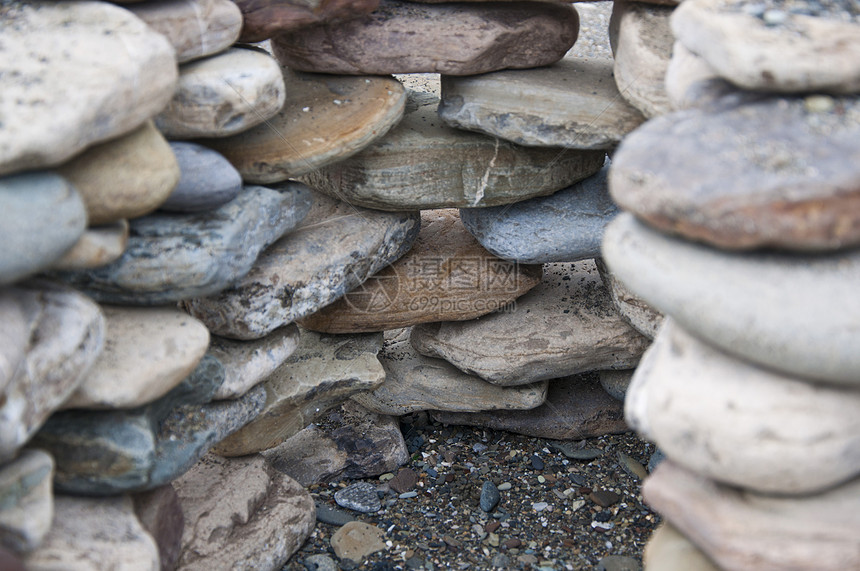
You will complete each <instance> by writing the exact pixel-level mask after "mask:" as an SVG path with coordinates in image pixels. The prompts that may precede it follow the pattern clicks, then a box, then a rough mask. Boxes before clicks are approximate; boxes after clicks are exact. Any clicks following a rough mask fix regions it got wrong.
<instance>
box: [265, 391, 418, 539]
mask: <svg viewBox="0 0 860 571" xmlns="http://www.w3.org/2000/svg"><path fill="white" fill-rule="evenodd" d="M325 420H326V421H325V423H322V424H321V426H317V425H315V424H311V425H309V426H307V427H306V428H304V429H302V430H301V431H299V432H298V433H296V434H295V435H293V436H291V437H289V438H288V439H287V440H285V441H284V443H283V444H280V445H278V446H276V447H274V448H270V449H269V450H264V451H263V452H262V455H263V457H264V458H265V459H266V461H267V462H268V463H269V464H271V465H272V466H273V467H274V468H275V469H276V470H279V471H281V472H284V473H285V474H288V475H289V476H290V477H291V478H294V479H295V480H296V481H297V482H298V483H299V484H301V485H302V486H310V485H312V484H319V483H323V482H334V481H338V480H342V479H358V478H370V477H375V476H378V475H380V474H384V473H386V472H391V471H393V470H396V469H397V468H398V467H399V466H402V465H403V464H406V463H407V462H408V461H409V452H408V451H407V449H406V442H404V440H403V434H402V433H401V432H400V425H399V423H398V421H397V418H395V417H393V416H386V415H379V414H376V413H374V412H371V411H369V410H367V409H365V408H363V407H362V406H360V405H359V404H357V403H355V402H352V401H346V402H344V403H343V405H342V406H341V407H340V408H339V409H335V410H334V411H333V412H331V413H329V414H328V416H327V417H326V419H325ZM319 510H320V508H319V507H317V514H318V517H317V519H319ZM328 523H331V522H328ZM339 525H343V522H341V523H340V524H339Z"/></svg>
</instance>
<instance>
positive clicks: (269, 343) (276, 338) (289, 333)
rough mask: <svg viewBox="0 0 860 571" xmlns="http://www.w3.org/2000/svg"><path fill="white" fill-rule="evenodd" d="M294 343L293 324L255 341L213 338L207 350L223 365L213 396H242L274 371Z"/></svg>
mask: <svg viewBox="0 0 860 571" xmlns="http://www.w3.org/2000/svg"><path fill="white" fill-rule="evenodd" d="M298 345H299V330H298V328H297V327H296V326H295V325H288V326H286V327H282V328H280V329H276V330H275V331H273V332H272V333H270V334H269V335H267V336H265V337H263V338H262V339H257V340H255V341H235V340H233V339H225V338H223V337H213V338H212V341H211V342H210V344H209V353H210V354H211V355H213V356H215V357H216V358H217V359H218V360H219V361H221V364H222V365H224V382H223V383H221V386H220V387H218V390H217V391H215V398H216V399H233V398H237V397H240V396H242V395H243V394H245V393H246V392H248V391H249V390H251V388H253V387H254V386H256V385H257V384H258V383H260V382H261V381H262V380H263V379H265V378H266V377H268V376H269V375H271V374H272V373H273V372H275V370H276V369H277V368H278V367H280V366H281V365H282V364H283V363H284V361H286V360H287V357H289V356H290V355H292V354H293V351H295V350H296V347H298Z"/></svg>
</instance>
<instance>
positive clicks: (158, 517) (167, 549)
mask: <svg viewBox="0 0 860 571" xmlns="http://www.w3.org/2000/svg"><path fill="white" fill-rule="evenodd" d="M132 500H133V501H134V512H135V514H137V519H139V520H140V524H141V525H142V526H143V529H145V530H146V531H147V533H149V535H151V536H152V538H153V539H154V540H155V544H156V545H157V546H158V555H159V558H160V559H161V569H163V570H165V571H166V570H167V569H175V568H176V563H177V562H178V561H179V554H180V553H181V551H182V533H183V530H184V529H185V516H184V515H183V514H182V506H181V505H180V503H179V496H177V495H176V490H174V489H173V486H171V485H170V484H167V485H165V486H161V487H160V488H156V489H154V490H151V491H149V492H143V493H141V494H135V495H133V496H132Z"/></svg>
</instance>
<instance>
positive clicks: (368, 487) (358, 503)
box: [334, 482, 382, 513]
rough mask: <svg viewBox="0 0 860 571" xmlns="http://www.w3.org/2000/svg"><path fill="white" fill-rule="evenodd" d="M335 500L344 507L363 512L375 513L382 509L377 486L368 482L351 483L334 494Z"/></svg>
mask: <svg viewBox="0 0 860 571" xmlns="http://www.w3.org/2000/svg"><path fill="white" fill-rule="evenodd" d="M334 501H335V502H337V505H339V506H340V507H342V508H346V509H350V510H354V511H357V512H361V513H374V512H378V511H379V510H380V509H382V504H381V502H380V501H379V496H377V495H376V486H374V485H373V484H370V483H368V482H356V483H354V484H350V485H349V486H347V487H346V488H344V489H342V490H338V491H337V492H335V494H334Z"/></svg>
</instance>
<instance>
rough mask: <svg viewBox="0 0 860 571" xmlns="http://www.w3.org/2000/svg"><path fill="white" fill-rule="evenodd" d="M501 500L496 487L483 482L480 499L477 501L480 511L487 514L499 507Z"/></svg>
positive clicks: (489, 482)
mask: <svg viewBox="0 0 860 571" xmlns="http://www.w3.org/2000/svg"><path fill="white" fill-rule="evenodd" d="M501 499H502V496H501V494H499V489H498V488H497V487H496V485H495V484H494V483H492V482H491V481H489V480H487V481H485V482H484V484H483V485H482V486H481V498H480V500H479V503H480V506H481V509H482V510H484V511H485V512H487V513H489V512H491V511H493V510H494V509H495V508H496V506H497V505H499V501H500V500H501Z"/></svg>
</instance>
